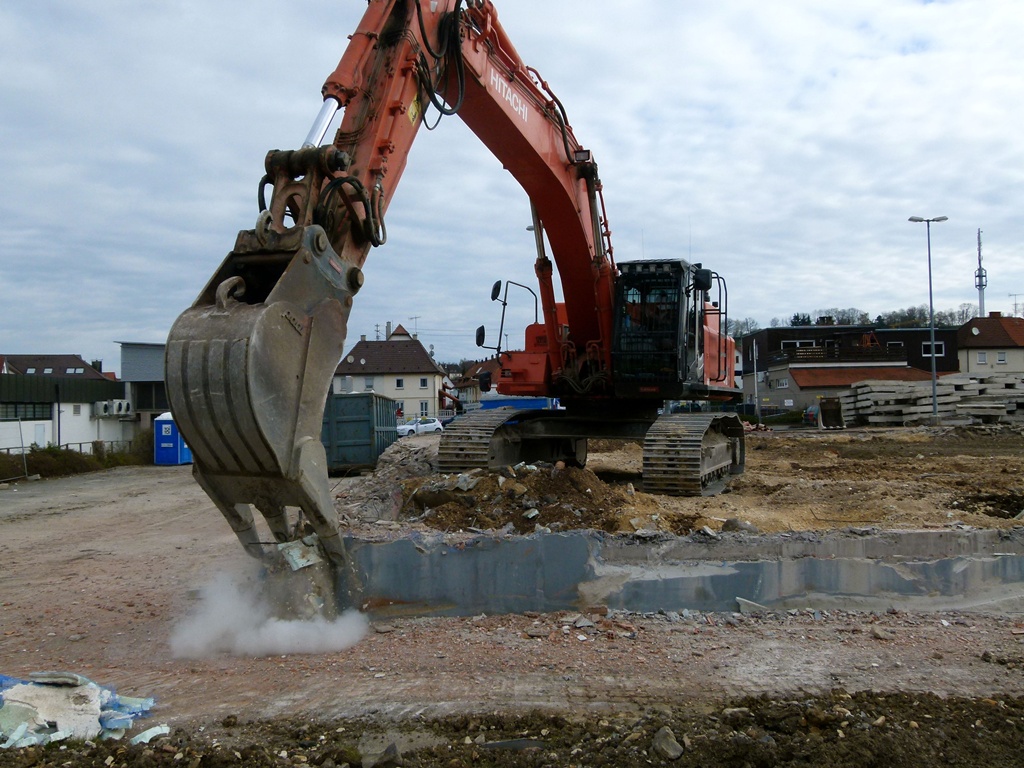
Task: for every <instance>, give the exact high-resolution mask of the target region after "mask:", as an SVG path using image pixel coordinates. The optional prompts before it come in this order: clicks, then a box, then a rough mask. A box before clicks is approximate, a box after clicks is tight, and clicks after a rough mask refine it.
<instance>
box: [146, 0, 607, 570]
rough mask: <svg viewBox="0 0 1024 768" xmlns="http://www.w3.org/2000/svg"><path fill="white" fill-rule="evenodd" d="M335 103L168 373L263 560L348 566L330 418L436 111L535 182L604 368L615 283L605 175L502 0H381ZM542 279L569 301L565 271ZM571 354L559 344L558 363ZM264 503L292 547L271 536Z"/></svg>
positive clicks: (184, 423)
mask: <svg viewBox="0 0 1024 768" xmlns="http://www.w3.org/2000/svg"><path fill="white" fill-rule="evenodd" d="M323 97H324V102H323V106H322V108H321V109H320V112H319V113H318V114H317V116H316V119H315V120H314V122H313V126H312V128H311V129H310V131H309V135H308V136H307V138H306V141H305V142H304V144H303V146H302V147H300V148H299V149H297V150H283V151H281V150H273V151H271V152H269V153H268V154H267V157H266V161H265V175H264V176H263V178H262V180H261V181H260V184H259V200H260V212H259V216H258V218H257V221H256V226H255V227H254V228H253V229H251V230H244V231H242V232H240V233H239V234H238V237H237V239H236V242H235V247H234V249H233V250H232V251H231V252H230V253H229V254H228V255H227V257H226V258H225V259H224V261H223V263H222V264H221V266H220V267H219V268H218V269H217V271H216V272H215V273H214V275H213V277H212V278H211V279H210V281H209V283H208V284H207V285H206V287H205V288H204V289H203V291H202V292H201V293H200V295H199V297H198V298H197V299H196V301H195V303H194V304H193V305H192V307H191V308H189V309H188V310H186V311H185V312H184V313H182V315H181V316H180V317H179V318H178V319H177V321H176V322H175V323H174V325H173V327H172V328H171V331H170V334H169V336H168V342H167V352H166V370H167V389H168V395H169V399H170V403H171V410H172V412H173V413H174V416H175V419H176V421H177V423H178V425H179V428H180V430H181V433H182V435H183V436H184V438H185V440H186V441H187V442H188V444H189V446H190V447H191V448H192V451H193V457H194V467H193V471H194V474H195V477H196V480H197V481H198V482H199V483H200V485H201V486H202V487H203V488H204V489H205V490H206V492H207V493H208V494H209V495H210V497H211V498H212V499H213V501H214V502H215V504H216V505H217V507H218V508H219V509H220V511H221V512H222V513H223V514H224V516H225V517H226V518H227V519H228V521H229V522H230V524H231V526H232V528H233V530H234V531H235V533H236V535H237V536H238V538H239V539H240V541H241V542H242V544H243V545H244V546H245V547H246V549H247V551H249V552H250V553H251V554H253V555H254V556H270V557H272V556H274V555H275V547H274V546H273V545H274V544H275V543H276V544H277V545H278V546H281V545H284V544H286V543H287V542H289V541H292V540H294V539H296V538H297V537H299V536H300V535H302V534H303V533H307V532H309V531H310V530H312V532H315V533H316V535H317V537H318V538H319V541H320V543H321V544H322V545H323V547H324V549H325V550H326V551H327V553H328V555H329V556H330V558H331V559H332V560H333V561H334V562H335V563H337V564H343V563H344V557H345V555H344V548H343V547H342V545H341V542H340V537H339V534H338V525H337V518H336V513H335V510H334V506H333V503H332V498H331V495H330V492H329V489H328V483H327V469H326V458H325V451H324V449H323V447H322V445H321V443H320V439H319V436H320V429H321V419H322V414H323V409H324V403H325V401H326V397H327V394H328V392H329V387H330V382H331V378H332V376H333V373H334V370H335V368H336V366H337V363H338V360H340V358H341V356H342V353H343V350H344V344H345V338H346V335H347V323H348V317H349V312H350V310H351V307H352V303H353V297H354V296H355V294H356V293H357V292H358V290H359V288H360V286H361V285H362V279H363V278H362V272H361V270H360V267H361V266H362V265H363V263H364V262H365V260H366V258H367V254H368V252H369V251H370V249H371V248H373V247H374V246H378V245H381V244H383V243H384V242H385V241H386V239H387V229H386V226H385V221H384V219H385V214H386V212H387V208H388V204H389V202H390V198H391V195H392V193H393V192H394V190H395V188H396V187H397V185H398V182H399V179H400V178H401V175H402V172H403V170H404V168H405V164H406V159H407V157H408V153H409V150H410V147H411V146H412V143H413V141H414V139H415V137H416V134H417V132H418V130H419V129H420V127H421V125H422V124H423V122H424V114H425V112H426V111H427V110H428V108H430V107H433V108H434V109H436V110H439V111H440V112H442V113H445V114H454V113H456V112H457V113H458V114H459V116H460V117H461V118H462V119H463V120H464V121H465V122H466V123H467V124H468V125H469V126H470V128H471V129H472V130H473V131H474V132H476V133H477V135H478V136H480V137H481V139H482V140H483V141H484V143H485V144H486V145H487V146H488V147H489V148H490V149H491V150H492V151H493V152H494V154H495V155H496V156H497V157H498V159H499V160H500V161H501V162H502V163H503V164H504V165H505V166H506V167H507V168H508V169H509V170H510V171H511V172H512V173H513V175H515V176H516V178H517V179H519V180H520V182H521V183H522V184H523V186H524V188H525V189H526V191H527V193H528V194H529V195H530V197H531V199H532V200H533V201H534V204H535V206H536V207H537V210H538V211H539V215H540V217H541V218H542V219H543V220H544V221H545V222H546V224H547V231H548V235H549V238H550V239H551V242H552V244H553V246H554V245H557V247H555V248H554V251H555V253H556V260H557V261H558V266H559V272H560V275H561V277H562V280H563V287H564V288H565V290H567V291H569V292H571V293H572V294H574V295H585V296H586V297H587V298H588V300H587V301H584V302H576V303H575V306H574V308H573V309H572V310H570V315H571V317H570V321H569V322H570V326H571V327H572V329H573V331H574V333H575V334H576V335H577V338H579V339H582V340H584V341H585V342H586V343H588V344H592V345H596V347H598V348H600V354H601V355H603V356H604V362H605V364H607V362H608V360H610V348H609V346H608V342H609V339H610V335H611V309H612V288H613V286H612V279H613V276H612V270H611V267H610V264H609V262H608V258H607V257H606V255H605V254H606V245H605V240H606V239H607V232H603V231H602V229H601V224H600V217H599V216H598V215H597V214H596V212H595V211H596V210H597V209H596V205H595V201H596V199H597V196H598V195H599V192H600V183H599V181H598V180H597V171H596V165H595V164H594V163H593V162H592V161H591V159H590V156H589V152H587V151H586V150H584V149H583V148H582V147H581V146H580V144H579V142H577V141H576V139H575V137H574V136H573V133H572V129H571V127H570V126H569V124H568V122H567V120H566V118H565V114H564V110H562V109H561V105H560V104H559V103H558V102H557V100H556V99H554V97H553V96H552V95H551V94H550V92H549V90H548V89H547V86H546V84H544V82H543V81H542V80H541V79H540V77H539V75H538V74H537V73H536V72H535V71H534V70H532V69H530V68H528V67H527V66H526V65H525V64H523V62H522V61H521V60H520V59H519V56H518V54H517V53H516V51H515V48H514V47H513V46H512V44H511V42H510V41H509V39H508V36H507V35H506V34H505V32H504V30H503V28H502V26H501V24H500V23H499V22H498V17H497V13H496V11H495V9H494V6H493V5H492V4H491V2H490V1H489V0H468V2H464V1H463V0H370V2H369V3H368V6H367V10H366V12H365V14H364V15H363V18H362V20H361V21H360V23H359V25H358V27H357V29H356V31H355V33H354V34H353V35H352V36H351V39H350V43H349V45H348V47H347V48H346V50H345V53H344V55H343V56H342V58H341V60H340V62H339V64H338V66H337V68H336V69H335V70H334V71H333V72H332V73H331V74H330V76H329V77H328V78H327V81H326V83H325V84H324V87H323ZM339 111H343V117H342V119H341V124H340V127H339V128H338V130H337V133H336V134H335V136H334V138H333V141H331V142H330V143H329V144H325V145H323V146H321V141H322V139H323V138H324V137H325V135H326V133H327V131H328V130H329V127H330V125H331V122H332V120H333V118H334V116H335V114H336V113H337V112H339ZM268 191H269V199H268V194H267V193H268ZM580 211H584V212H586V213H585V215H583V216H582V218H581V214H580ZM541 271H543V272H545V274H546V275H547V281H548V286H547V290H546V294H547V295H550V296H552V297H553V295H554V292H553V290H552V289H551V287H550V280H551V274H552V272H553V270H552V269H551V268H550V265H549V266H547V267H546V268H545V267H542V269H541ZM551 304H552V306H550V307H548V306H546V307H545V312H546V315H547V322H548V325H549V328H550V332H551V335H552V338H554V337H555V335H556V334H557V333H558V329H557V327H556V316H555V312H554V307H553V298H552V301H551ZM594 307H597V308H598V312H596V313H595V312H594V311H593V308H594ZM562 359H563V358H562V355H561V352H560V349H559V348H558V347H557V346H556V345H552V346H551V350H550V353H549V354H547V355H546V356H544V360H543V363H542V364H543V366H544V367H545V368H547V369H552V368H556V369H557V368H558V367H560V366H561V361H562ZM253 508H255V509H256V510H258V511H259V512H260V513H261V514H262V515H263V517H264V518H265V519H266V521H267V524H268V527H269V529H270V531H271V532H272V534H273V537H274V539H275V542H266V541H263V540H261V537H260V536H259V534H258V533H257V527H256V525H255V520H254V516H253ZM290 509H297V510H299V512H298V515H297V516H293V515H290V513H289V510H290Z"/></svg>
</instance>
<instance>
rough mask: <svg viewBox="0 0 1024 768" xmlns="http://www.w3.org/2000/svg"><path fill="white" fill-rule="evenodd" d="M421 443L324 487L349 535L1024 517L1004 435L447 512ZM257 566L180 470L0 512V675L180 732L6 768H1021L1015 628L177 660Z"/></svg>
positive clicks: (989, 618)
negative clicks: (224, 590) (87, 683)
mask: <svg viewBox="0 0 1024 768" xmlns="http://www.w3.org/2000/svg"><path fill="white" fill-rule="evenodd" d="M436 444H437V442H436V438H426V437H423V438H407V439H403V440H401V441H399V443H397V444H396V445H395V446H393V447H392V448H391V449H389V451H388V452H387V453H386V454H385V456H384V457H382V461H381V463H380V465H379V467H378V469H377V471H376V472H374V473H372V474H367V475H363V476H359V477H350V478H337V479H336V480H335V481H334V482H335V483H336V487H335V494H336V496H337V500H338V509H339V514H340V516H341V518H342V520H343V523H344V524H345V525H346V526H347V528H348V530H349V531H351V532H353V533H354V534H356V535H359V536H376V537H386V538H395V537H399V536H404V535H407V533H408V532H409V531H410V530H415V529H416V528H418V527H423V528H427V527H429V528H430V529H431V530H434V531H437V530H441V531H447V532H451V535H452V536H459V535H463V534H466V533H472V532H473V531H474V530H486V529H499V530H501V529H504V530H505V531H506V532H507V533H508V534H509V535H516V534H513V531H514V532H516V533H517V534H518V533H530V532H533V531H535V530H538V528H539V529H541V530H544V529H547V530H559V529H562V530H564V529H566V528H581V527H582V528H587V527H592V528H596V529H599V530H602V531H605V532H607V533H608V534H609V535H615V534H616V533H617V534H618V535H624V536H632V535H636V534H637V533H638V532H642V531H651V530H654V531H665V532H673V533H677V534H681V533H685V532H687V531H689V530H692V529H694V528H703V527H705V526H706V527H708V528H710V529H712V530H719V529H721V528H723V527H725V526H728V527H733V528H739V529H740V530H751V531H752V530H753V529H754V528H756V529H757V530H758V531H760V532H762V534H771V533H773V532H788V531H804V530H825V529H842V528H848V527H857V528H865V527H874V528H878V529H880V530H887V529H913V530H922V529H925V530H927V529H935V530H949V529H962V528H968V527H1000V528H1010V527H1015V526H1019V525H1021V524H1022V522H1021V521H1019V520H1017V519H1015V518H1016V517H1017V515H1019V514H1020V513H1021V512H1022V511H1024V481H1022V479H1021V477H1022V475H1021V470H1022V465H1024V436H1022V433H1021V430H1020V429H1019V428H1017V427H1008V426H982V427H936V428H907V429H885V430H848V431H843V432H816V431H796V430H793V431H780V432H766V433H761V432H758V433H752V434H750V435H748V437H747V454H746V457H747V465H746V472H745V474H743V475H741V476H739V477H737V478H735V480H734V481H733V484H732V487H731V489H730V491H729V492H728V493H726V494H723V495H720V496H717V497H711V498H694V499H674V498H668V497H663V496H656V495H648V494H645V493H644V492H643V482H642V478H641V477H640V474H639V470H640V448H639V446H636V445H633V444H629V443H614V444H613V443H607V444H600V445H593V446H591V456H590V460H589V462H588V465H587V467H586V468H585V469H580V468H572V467H568V468H557V467H548V466H537V467H533V468H531V467H525V466H524V467H520V468H518V469H516V470H515V471H514V473H513V472H507V471H506V472H480V473H476V474H475V475H470V476H464V477H463V479H462V480H461V486H462V487H461V488H460V487H459V482H460V481H459V480H458V478H445V477H443V476H440V475H437V474H435V473H433V472H432V464H431V462H432V461H433V460H434V457H435V456H436ZM749 535H751V536H754V535H757V534H754V533H750V534H749ZM252 562H254V561H252V559H251V558H248V557H247V556H246V555H245V553H244V552H242V550H241V548H240V547H239V545H238V543H237V540H236V539H235V537H234V535H233V534H232V533H231V531H230V529H229V528H228V526H227V524H226V523H225V522H224V520H223V518H222V517H221V516H220V514H219V513H218V512H217V511H216V510H215V508H214V507H213V505H212V503H211V502H210V501H209V500H208V499H207V498H206V497H205V495H204V494H203V493H202V491H201V490H200V489H199V488H198V486H197V485H196V484H195V482H194V481H193V480H192V478H191V474H190V471H189V468H188V467H126V468H118V469H114V470H108V471H103V472H98V473H92V474H88V475H83V476H78V477H74V478H63V479H57V480H44V481H37V482H22V483H13V484H10V485H9V486H8V487H5V488H0V674H5V675H9V676H12V677H22V678H24V677H27V676H28V675H29V673H31V672H33V671H36V670H53V669H56V670H67V671H72V672H77V673H79V674H82V675H85V676H87V677H89V678H91V679H93V680H95V681H96V682H97V683H99V684H101V685H104V686H110V687H113V688H116V689H117V691H118V693H121V694H125V695H130V696H153V697H155V699H156V705H155V707H154V709H153V716H152V718H151V719H150V721H148V722H143V723H140V724H139V726H138V728H137V729H136V730H141V728H144V727H147V726H149V725H153V724H156V723H167V724H168V725H170V727H171V730H170V733H169V734H168V735H166V736H163V737H160V738H157V739H154V740H153V741H151V742H150V743H149V744H138V745H134V746H133V745H128V744H127V742H126V741H123V740H122V741H95V742H82V741H71V742H61V743H57V744H51V745H48V746H45V747H39V746H36V747H26V748H21V749H10V750H0V766H33V765H54V766H78V765H97V766H99V765H103V766H112V765H140V766H156V765H175V766H190V767H192V768H195V767H197V766H219V765H258V766H262V765H266V766H270V765H274V766H283V765H304V764H311V765H316V766H326V767H327V768H337V767H338V766H343V765H345V764H348V765H350V766H357V765H405V766H471V765H472V766H478V765H481V766H484V765H495V766H503V765H536V766H573V765H578V766H600V765H609V766H632V765H637V766H639V765H645V766H646V765H680V766H683V765H685V766H696V765H700V766H726V765H729V766H734V765H735V766H776V765H782V766H810V765H820V766H840V765H842V766H871V765H885V766H887V767H890V768H895V767H902V766H933V765H945V764H948V765H967V766H982V765H986V766H988V765H1022V764H1024V758H1022V756H1021V744H1022V743H1024V698H1022V697H1024V616H1019V615H1010V614H999V613H991V612H967V611H960V612H934V613H927V612H906V611H903V610H900V609H898V608H893V609H891V610H889V611H882V612H859V611H846V610H841V611H840V610H822V609H818V608H815V607H814V606H813V605H808V606H807V608H806V609H791V610H788V611H779V612H774V611H764V612H761V613H753V614H740V613H703V612H696V611H684V612H681V613H674V612H668V613H650V614H637V613H628V612H622V611H608V610H604V609H602V608H601V607H600V606H594V607H592V608H590V609H588V610H585V611H583V612H564V613H556V614H534V613H530V614H511V615H481V616H475V617H464V618H436V617H435V618H425V617H408V618H388V619H387V620H386V621H384V620H381V619H374V618H373V617H370V621H369V626H368V629H367V630H366V634H365V635H364V636H363V637H362V638H361V639H359V640H358V642H354V643H353V644H352V645H351V646H350V647H348V648H346V649H344V650H337V651H330V652H318V653H296V652H269V651H264V652H262V653H260V654H257V653H248V654H228V653H209V654H205V655H203V654H199V655H197V654H189V655H182V654H180V653H175V652H173V651H172V642H171V640H172V636H173V635H174V633H175V631H176V630H177V629H178V628H180V626H181V623H182V621H183V620H185V618H186V617H187V616H188V615H189V614H190V612H191V611H193V610H194V608H195V606H196V603H197V602H198V601H199V600H200V595H201V590H202V589H203V587H204V585H206V584H208V583H209V582H210V580H211V579H212V578H213V577H214V575H215V573H217V572H227V573H235V572H243V571H246V570H247V569H248V568H249V566H250V563H252Z"/></svg>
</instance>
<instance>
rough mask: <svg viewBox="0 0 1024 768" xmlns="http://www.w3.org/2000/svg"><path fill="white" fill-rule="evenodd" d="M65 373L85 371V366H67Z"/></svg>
mask: <svg viewBox="0 0 1024 768" xmlns="http://www.w3.org/2000/svg"><path fill="white" fill-rule="evenodd" d="M67 373H70V374H75V373H85V368H68V369H67Z"/></svg>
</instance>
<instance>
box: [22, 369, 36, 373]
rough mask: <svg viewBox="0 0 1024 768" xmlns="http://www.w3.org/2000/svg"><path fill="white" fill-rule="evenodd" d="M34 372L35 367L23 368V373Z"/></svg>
mask: <svg viewBox="0 0 1024 768" xmlns="http://www.w3.org/2000/svg"><path fill="white" fill-rule="evenodd" d="M35 372H36V369H35V368H26V369H25V373H26V374H28V373H35Z"/></svg>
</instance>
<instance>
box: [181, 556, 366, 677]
mask: <svg viewBox="0 0 1024 768" xmlns="http://www.w3.org/2000/svg"><path fill="white" fill-rule="evenodd" d="M260 587H261V584H260V582H259V579H255V578H246V577H238V576H232V575H230V574H226V573H221V574H218V575H217V576H216V577H215V578H214V579H213V580H212V581H211V582H210V583H208V584H207V585H205V586H204V587H202V588H201V589H200V593H199V601H198V604H197V605H196V606H195V607H194V610H192V611H191V612H190V613H189V615H188V616H186V617H185V618H183V619H182V620H181V621H179V622H178V624H177V625H176V626H175V627H174V629H173V631H172V632H171V638H170V646H171V652H172V653H173V654H174V656H175V657H176V658H193V659H194V658H202V657H206V656H213V655H215V654H220V653H227V654H231V655H235V656H273V655H277V654H287V653H329V652H332V651H342V650H345V649H346V648H351V647H352V646H353V645H355V644H356V643H358V642H359V641H360V640H362V639H363V637H365V636H366V632H367V630H368V627H369V622H368V620H367V618H366V616H364V615H363V614H361V613H359V612H358V611H355V610H350V611H346V612H345V613H343V614H342V615H340V616H338V617H337V618H336V619H333V620H331V621H328V620H327V619H325V618H323V617H322V616H317V617H314V618H311V619H306V620H295V619H281V618H278V617H276V616H274V610H273V607H272V605H271V604H270V602H269V601H268V600H267V599H266V598H265V596H264V595H263V594H261V589H260Z"/></svg>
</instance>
